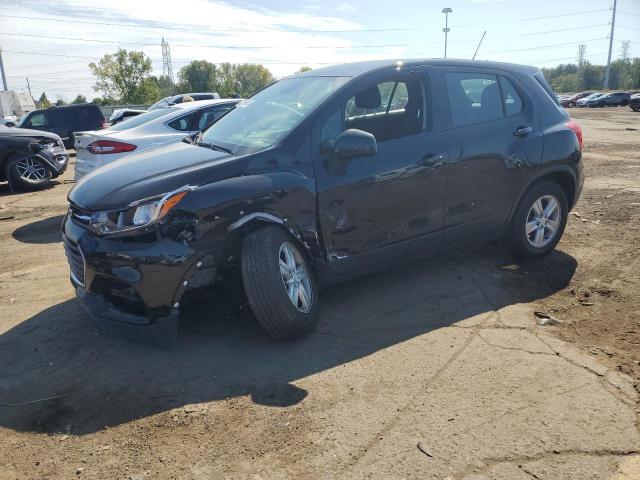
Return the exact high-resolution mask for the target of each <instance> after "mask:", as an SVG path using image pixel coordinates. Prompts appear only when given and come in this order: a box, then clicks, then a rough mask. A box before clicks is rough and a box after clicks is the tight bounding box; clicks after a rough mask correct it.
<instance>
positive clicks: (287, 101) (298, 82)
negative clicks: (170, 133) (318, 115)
mask: <svg viewBox="0 0 640 480" xmlns="http://www.w3.org/2000/svg"><path fill="white" fill-rule="evenodd" d="M347 80H349V78H348V77H297V78H286V79H284V80H280V81H279V82H277V83H274V84H273V85H271V86H270V87H267V88H265V89H264V90H262V91H260V92H258V93H257V94H255V95H254V96H253V97H251V98H249V99H247V100H244V101H242V102H240V103H238V104H237V105H236V108H234V109H233V110H231V111H230V112H229V113H227V114H226V115H225V116H223V117H222V118H221V119H220V120H218V122H216V123H214V124H213V125H212V126H211V127H210V128H209V129H208V130H206V131H205V132H204V133H203V135H202V142H203V143H209V144H213V145H218V146H222V147H224V148H227V149H229V150H231V151H232V152H233V153H234V154H235V155H244V154H247V153H254V152H258V151H260V150H264V149H265V148H268V147H270V146H272V145H274V144H276V143H277V142H279V141H280V140H282V139H283V138H284V137H285V136H286V135H287V134H288V133H289V132H291V131H292V130H293V129H294V128H295V127H296V126H297V125H299V124H300V122H302V120H304V119H305V118H306V117H307V116H308V115H309V114H310V113H311V112H312V111H313V109H314V108H315V107H316V106H317V105H318V104H319V103H320V102H322V100H324V99H325V98H327V97H328V96H329V95H331V93H333V92H334V91H336V90H337V89H338V88H339V87H340V86H342V85H344V84H345V83H346V82H347Z"/></svg>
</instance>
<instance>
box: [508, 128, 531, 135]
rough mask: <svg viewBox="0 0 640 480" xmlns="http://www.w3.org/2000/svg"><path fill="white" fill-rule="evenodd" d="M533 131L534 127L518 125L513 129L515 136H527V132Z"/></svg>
mask: <svg viewBox="0 0 640 480" xmlns="http://www.w3.org/2000/svg"><path fill="white" fill-rule="evenodd" d="M531 132H533V127H518V128H516V129H515V130H514V131H513V136H514V137H526V136H527V134H529V133H531Z"/></svg>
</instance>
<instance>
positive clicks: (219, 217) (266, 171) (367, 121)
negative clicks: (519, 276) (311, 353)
mask: <svg viewBox="0 0 640 480" xmlns="http://www.w3.org/2000/svg"><path fill="white" fill-rule="evenodd" d="M581 148H582V130H581V129H580V127H579V126H578V125H577V124H576V123H575V122H574V121H573V120H571V118H570V117H569V115H568V114H567V112H566V111H565V110H564V109H563V108H562V107H561V106H560V105H559V103H558V101H557V99H556V98H555V96H554V94H553V92H552V90H551V88H550V87H549V85H548V84H547V82H546V81H545V79H544V77H543V76H542V74H541V72H540V71H539V70H538V69H536V68H533V67H527V66H520V65H513V64H505V63H494V62H480V61H455V60H413V61H404V62H390V61H388V60H387V61H377V62H374V61H372V62H362V63H353V64H346V65H339V66H333V67H327V68H321V69H316V70H313V71H311V72H306V73H300V74H297V75H294V76H292V77H289V78H286V79H283V80H280V81H278V82H277V83H275V84H273V85H271V86H269V87H267V88H265V89H264V90H261V91H260V92H258V93H257V94H255V95H254V96H253V97H251V98H249V99H247V100H244V101H243V102H240V103H239V104H238V105H237V106H236V108H234V109H233V110H231V111H229V112H228V113H227V114H226V115H224V116H223V117H222V118H220V120H218V121H217V122H216V123H214V124H213V125H212V126H211V127H210V128H209V129H207V130H205V131H204V133H202V134H199V135H197V136H196V137H195V138H194V139H192V140H191V141H190V142H188V143H187V142H180V143H177V144H173V145H170V146H167V147H163V148H159V149H155V150H149V151H146V152H143V153H140V154H137V155H132V156H130V157H128V158H127V160H126V161H123V162H114V163H112V164H110V165H107V166H105V167H103V168H101V169H99V170H97V171H96V172H94V173H92V174H91V175H89V176H87V177H86V178H85V179H84V180H83V181H82V182H80V183H78V184H77V185H76V186H75V187H74V189H73V190H72V191H71V192H70V193H69V203H70V205H69V212H68V214H67V215H66V217H65V219H64V222H63V226H62V231H63V240H64V246H65V249H66V253H67V257H68V260H69V264H70V267H71V282H72V284H73V286H74V287H75V288H76V293H77V295H78V297H79V298H80V300H81V301H82V303H83V304H84V306H85V307H86V310H87V311H89V312H90V313H91V315H92V316H93V317H94V318H95V319H97V320H98V323H99V324H100V325H108V326H109V327H111V328H113V329H117V330H120V331H127V332H129V333H130V334H131V335H133V336H137V337H138V338H145V339H152V338H154V337H155V336H156V335H169V336H175V334H176V327H177V322H178V316H179V312H180V308H181V304H182V301H183V298H184V296H185V294H187V293H190V292H192V291H194V290H198V289H211V288H212V285H215V284H217V283H226V281H227V279H229V278H234V277H235V276H237V275H238V274H239V275H240V276H241V278H242V282H243V285H244V291H245V293H246V296H247V299H248V302H249V304H250V306H251V308H252V310H253V312H254V313H255V316H256V317H257V319H258V320H259V322H260V323H261V324H262V326H263V327H264V328H265V330H266V331H267V332H268V333H269V334H270V335H271V336H272V337H274V338H276V339H281V340H285V339H291V338H295V337H298V336H301V335H303V334H305V333H307V332H309V331H310V330H312V329H313V327H314V325H315V323H316V318H317V313H318V308H319V306H320V287H322V286H326V285H330V284H333V283H336V282H339V281H341V280H343V279H346V278H349V277H354V276H357V275H362V274H363V273H366V272H370V271H372V270H375V269H379V268H382V267H385V266H389V265H395V264H398V263H401V262H406V261H409V260H412V259H415V258H417V257H424V256H428V255H432V254H434V253H436V252H438V251H440V250H441V249H442V248H445V247H447V248H448V247H452V246H454V245H456V244H459V243H465V242H469V241H471V242H483V241H487V240H492V239H503V240H504V242H505V244H506V245H507V246H508V247H509V248H510V249H511V251H513V252H514V253H515V254H516V255H518V256H520V257H524V258H538V257H541V256H543V255H545V254H547V253H548V252H550V251H551V250H552V249H553V248H554V247H555V246H556V244H557V243H558V241H559V240H560V238H561V236H562V233H563V231H564V228H565V224H566V221H567V214H568V212H569V210H570V209H571V208H572V207H573V205H574V204H575V203H576V201H577V199H578V197H579V195H580V192H581V189H582V184H583V179H584V178H583V167H582V153H581ZM523 281H524V280H523ZM205 291H206V290H205ZM390 328H393V326H391V325H390Z"/></svg>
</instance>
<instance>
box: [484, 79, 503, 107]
mask: <svg viewBox="0 0 640 480" xmlns="http://www.w3.org/2000/svg"><path fill="white" fill-rule="evenodd" d="M501 104H502V99H501V98H500V87H498V84H497V83H492V84H491V85H488V86H486V87H485V89H484V90H482V95H481V96H480V105H482V107H488V106H489V105H492V106H495V105H501Z"/></svg>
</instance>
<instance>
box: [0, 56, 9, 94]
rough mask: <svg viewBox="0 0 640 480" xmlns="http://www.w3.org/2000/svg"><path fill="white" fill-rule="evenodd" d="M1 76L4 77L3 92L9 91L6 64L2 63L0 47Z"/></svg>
mask: <svg viewBox="0 0 640 480" xmlns="http://www.w3.org/2000/svg"><path fill="white" fill-rule="evenodd" d="M0 75H2V86H3V88H2V89H3V90H5V91H6V90H9V87H7V77H6V75H5V74H4V63H2V47H0Z"/></svg>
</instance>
